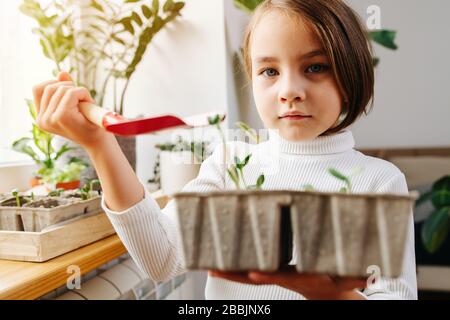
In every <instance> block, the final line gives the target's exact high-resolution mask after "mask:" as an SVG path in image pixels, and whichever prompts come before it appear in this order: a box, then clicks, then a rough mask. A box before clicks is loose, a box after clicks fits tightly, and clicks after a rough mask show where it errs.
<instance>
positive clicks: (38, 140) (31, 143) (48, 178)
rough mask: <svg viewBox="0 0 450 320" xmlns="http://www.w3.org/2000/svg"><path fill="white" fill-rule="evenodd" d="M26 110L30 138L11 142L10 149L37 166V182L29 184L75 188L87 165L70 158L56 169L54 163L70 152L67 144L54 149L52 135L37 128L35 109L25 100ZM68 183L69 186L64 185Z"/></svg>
mask: <svg viewBox="0 0 450 320" xmlns="http://www.w3.org/2000/svg"><path fill="white" fill-rule="evenodd" d="M27 104H28V110H29V112H30V115H31V117H32V119H33V124H32V126H33V127H32V130H31V132H32V138H30V137H23V138H20V139H18V140H16V141H14V142H13V144H12V149H13V150H15V151H17V152H20V153H24V154H26V155H28V156H30V157H31V158H32V159H33V161H34V162H35V163H36V164H37V165H38V167H39V169H38V171H37V172H36V173H35V178H36V179H37V180H39V181H34V182H31V183H30V184H31V185H32V186H34V185H36V184H39V183H41V182H44V183H53V184H55V185H57V186H58V184H62V185H61V187H66V188H77V187H78V185H79V180H80V173H81V171H82V170H83V169H85V168H86V167H87V164H86V163H84V162H82V161H80V160H79V159H77V158H72V159H70V160H69V162H68V163H67V164H66V165H64V166H63V167H62V168H57V167H56V165H55V164H56V161H57V160H58V159H59V158H60V157H61V156H62V155H63V154H65V153H67V152H68V151H70V150H72V149H73V148H72V147H69V146H68V144H64V145H63V146H62V147H61V148H59V149H55V148H54V146H53V144H52V142H53V139H54V135H52V134H50V133H47V132H45V131H43V130H41V129H39V128H38V127H37V125H36V124H35V121H36V109H35V107H34V104H33V102H32V101H30V100H27ZM67 183H70V185H69V186H67V185H66V184H67Z"/></svg>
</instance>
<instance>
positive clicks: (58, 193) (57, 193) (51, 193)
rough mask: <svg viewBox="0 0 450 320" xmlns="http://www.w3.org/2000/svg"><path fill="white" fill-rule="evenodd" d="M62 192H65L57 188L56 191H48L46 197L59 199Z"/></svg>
mask: <svg viewBox="0 0 450 320" xmlns="http://www.w3.org/2000/svg"><path fill="white" fill-rule="evenodd" d="M64 191H65V190H64V189H62V188H58V189H56V190H53V191H50V192H49V193H48V195H47V196H49V197H60V196H61V194H62V193H63V192H64Z"/></svg>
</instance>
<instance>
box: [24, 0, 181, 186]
mask: <svg viewBox="0 0 450 320" xmlns="http://www.w3.org/2000/svg"><path fill="white" fill-rule="evenodd" d="M41 3H42V1H38V0H24V1H23V3H22V5H21V7H20V10H21V11H22V12H23V13H24V14H26V15H28V16H30V17H32V18H33V19H34V20H36V22H37V23H38V27H37V28H35V29H33V32H35V33H36V34H37V35H38V36H39V41H40V44H41V46H42V49H43V53H44V54H45V56H46V57H47V58H49V59H51V60H52V61H53V62H54V63H55V70H54V73H57V72H58V71H60V70H68V71H69V72H70V73H71V74H72V77H73V79H74V81H75V82H76V84H77V85H80V86H84V87H86V88H88V89H89V91H90V92H91V95H92V97H93V98H94V100H95V101H96V103H97V104H98V105H100V106H104V103H105V99H104V98H105V95H106V94H107V92H108V91H109V90H110V91H111V92H112V100H113V103H112V106H110V107H111V108H112V109H113V111H115V112H117V113H119V114H121V115H123V114H124V111H125V110H124V108H125V98H126V92H127V90H128V88H129V84H130V81H131V78H132V76H133V74H134V72H135V71H136V69H137V67H138V65H139V64H140V62H141V61H142V58H143V57H144V55H145V53H146V52H147V49H148V46H149V44H150V43H151V41H152V40H153V38H154V36H155V35H156V34H158V33H159V32H160V31H161V30H162V29H163V28H164V27H165V26H166V25H167V24H169V23H170V22H172V21H174V20H175V19H176V18H177V17H178V16H180V15H181V10H182V9H183V7H184V2H181V1H179V2H176V1H173V0H165V1H164V3H163V2H162V1H161V2H160V1H159V0H151V1H149V0H147V1H144V0H121V1H120V3H115V2H113V1H107V0H90V1H83V2H81V1H80V2H78V1H72V0H53V1H50V3H49V4H48V5H46V6H43V5H41ZM80 26H82V27H80ZM117 139H118V141H119V144H120V145H121V148H122V150H123V151H124V153H125V155H126V157H127V159H128V161H129V162H130V164H131V166H132V167H133V169H135V168H136V139H135V138H134V137H133V138H125V137H117ZM62 143H66V142H65V141H63V142H61V144H62ZM80 152H81V154H79V155H77V157H78V158H81V159H83V160H85V161H88V156H87V154H86V153H83V152H82V150H81V149H80ZM94 174H95V173H94V172H92V173H90V174H89V176H88V178H94Z"/></svg>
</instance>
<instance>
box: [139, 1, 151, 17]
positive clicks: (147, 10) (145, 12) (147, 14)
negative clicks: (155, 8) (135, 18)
mask: <svg viewBox="0 0 450 320" xmlns="http://www.w3.org/2000/svg"><path fill="white" fill-rule="evenodd" d="M141 10H142V14H143V15H144V17H146V18H147V19H150V18H151V16H152V15H153V12H152V10H151V9H150V7H149V6H147V5H145V4H144V5H142V7H141Z"/></svg>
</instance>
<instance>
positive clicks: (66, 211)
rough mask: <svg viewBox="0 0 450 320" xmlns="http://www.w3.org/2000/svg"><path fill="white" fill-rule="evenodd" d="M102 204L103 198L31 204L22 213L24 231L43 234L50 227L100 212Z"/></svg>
mask: <svg viewBox="0 0 450 320" xmlns="http://www.w3.org/2000/svg"><path fill="white" fill-rule="evenodd" d="M100 202H101V197H96V198H93V199H89V200H84V201H80V200H73V199H66V198H58V197H52V198H45V199H40V200H38V201H34V202H30V203H28V204H26V205H25V206H24V208H23V209H22V210H21V212H20V215H21V218H22V223H23V228H24V231H28V232H41V231H42V230H43V229H44V228H46V227H48V226H51V225H54V224H57V223H60V222H63V221H66V220H70V219H73V218H76V217H79V216H81V215H84V214H89V213H97V212H100V211H101V205H100Z"/></svg>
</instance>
